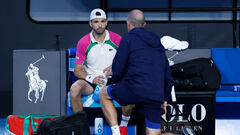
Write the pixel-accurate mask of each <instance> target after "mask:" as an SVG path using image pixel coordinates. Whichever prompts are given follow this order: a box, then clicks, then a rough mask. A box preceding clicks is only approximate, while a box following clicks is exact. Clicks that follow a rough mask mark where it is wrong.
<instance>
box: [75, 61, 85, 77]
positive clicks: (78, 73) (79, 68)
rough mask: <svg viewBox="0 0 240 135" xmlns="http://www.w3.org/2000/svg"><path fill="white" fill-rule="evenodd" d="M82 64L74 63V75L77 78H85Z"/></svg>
mask: <svg viewBox="0 0 240 135" xmlns="http://www.w3.org/2000/svg"><path fill="white" fill-rule="evenodd" d="M83 68H84V65H79V64H75V67H74V75H75V76H76V77H77V78H79V79H85V78H86V76H87V73H86V72H84V71H83Z"/></svg>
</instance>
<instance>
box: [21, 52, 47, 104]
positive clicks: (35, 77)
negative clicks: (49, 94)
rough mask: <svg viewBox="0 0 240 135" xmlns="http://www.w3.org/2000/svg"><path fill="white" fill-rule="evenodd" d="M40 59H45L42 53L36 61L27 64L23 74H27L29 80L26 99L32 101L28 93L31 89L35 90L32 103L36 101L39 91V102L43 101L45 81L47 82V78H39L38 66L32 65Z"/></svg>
mask: <svg viewBox="0 0 240 135" xmlns="http://www.w3.org/2000/svg"><path fill="white" fill-rule="evenodd" d="M42 59H45V57H44V55H42V57H41V58H40V59H38V60H37V61H35V62H34V63H31V64H30V65H29V66H28V71H27V73H26V74H25V75H26V76H27V78H28V82H29V90H28V100H29V101H31V102H32V99H31V98H30V93H31V92H32V91H35V101H34V103H37V101H38V99H39V96H40V93H41V102H42V101H43V96H44V92H45V89H46V87H47V84H46V82H48V81H47V80H41V79H40V76H39V74H38V71H39V68H38V67H37V66H34V65H35V64H36V63H38V62H39V61H41V60H42Z"/></svg>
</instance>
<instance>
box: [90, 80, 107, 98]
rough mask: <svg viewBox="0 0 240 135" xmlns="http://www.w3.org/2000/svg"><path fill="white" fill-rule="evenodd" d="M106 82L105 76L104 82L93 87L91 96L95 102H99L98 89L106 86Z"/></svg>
mask: <svg viewBox="0 0 240 135" xmlns="http://www.w3.org/2000/svg"><path fill="white" fill-rule="evenodd" d="M106 84H107V78H106V77H105V78H104V83H103V84H102V85H101V86H100V85H97V86H96V88H95V91H94V93H93V96H92V99H93V100H94V101H95V102H99V91H100V90H101V89H102V88H103V87H104V86H106Z"/></svg>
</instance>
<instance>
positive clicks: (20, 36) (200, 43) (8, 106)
mask: <svg viewBox="0 0 240 135" xmlns="http://www.w3.org/2000/svg"><path fill="white" fill-rule="evenodd" d="M0 18H1V21H0V46H1V53H0V61H1V63H2V64H1V67H0V75H1V77H0V83H1V85H0V117H6V116H7V115H9V114H11V113H12V88H13V72H12V71H13V60H12V59H13V56H12V55H13V50H15V49H56V35H59V37H60V42H59V43H60V48H61V49H66V48H69V47H75V46H76V44H77V42H78V40H79V39H80V38H81V37H82V36H84V35H85V34H86V33H88V32H90V30H91V29H90V27H89V25H88V22H82V23H60V24H56V23H52V24H47V23H36V22H33V21H31V19H29V18H28V15H27V0H2V1H0ZM146 28H147V29H148V30H150V31H153V32H155V33H157V34H158V35H159V36H162V35H170V36H172V37H175V38H177V39H180V40H186V41H188V42H189V43H190V48H232V47H234V45H233V27H232V23H230V22H225V23H224V22H222V23H211V22H203V23H199V22H198V23H197V22H188V23H174V22H165V23H161V22H149V23H148V25H147V27H146ZM108 29H109V30H111V31H114V32H116V33H119V34H120V35H122V36H124V35H125V34H126V33H127V28H126V25H125V22H109V25H108ZM237 34H238V33H237Z"/></svg>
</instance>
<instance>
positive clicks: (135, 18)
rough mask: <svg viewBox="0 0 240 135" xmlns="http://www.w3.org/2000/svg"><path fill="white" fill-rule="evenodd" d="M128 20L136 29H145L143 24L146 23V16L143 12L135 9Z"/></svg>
mask: <svg viewBox="0 0 240 135" xmlns="http://www.w3.org/2000/svg"><path fill="white" fill-rule="evenodd" d="M127 20H128V21H129V22H130V23H131V24H132V25H133V26H134V27H143V24H144V23H145V16H144V14H143V12H142V11H140V10H138V9H134V10H132V11H130V13H129V14H128V17H127Z"/></svg>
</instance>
